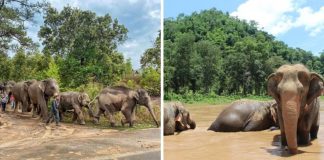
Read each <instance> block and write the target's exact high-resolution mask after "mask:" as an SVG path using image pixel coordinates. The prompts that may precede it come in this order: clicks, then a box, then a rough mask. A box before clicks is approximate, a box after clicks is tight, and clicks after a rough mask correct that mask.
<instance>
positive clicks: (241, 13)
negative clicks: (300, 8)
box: [231, 0, 294, 35]
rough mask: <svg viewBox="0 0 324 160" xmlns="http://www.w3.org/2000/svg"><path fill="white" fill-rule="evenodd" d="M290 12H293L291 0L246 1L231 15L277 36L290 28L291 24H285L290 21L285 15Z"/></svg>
mask: <svg viewBox="0 0 324 160" xmlns="http://www.w3.org/2000/svg"><path fill="white" fill-rule="evenodd" d="M292 11H294V4H293V0H271V1H260V0H248V1H246V2H245V3H243V4H241V5H240V6H239V7H238V8H237V10H236V11H235V12H233V13H232V14H231V15H232V16H237V17H238V18H240V19H245V20H254V21H256V22H257V23H258V24H259V26H260V27H261V28H264V30H266V31H269V32H270V33H272V34H274V35H277V34H280V33H282V32H285V31H287V30H289V29H290V28H291V26H292V24H291V23H285V22H287V21H291V17H289V16H287V15H285V14H286V13H289V12H292Z"/></svg>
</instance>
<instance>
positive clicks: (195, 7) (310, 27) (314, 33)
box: [164, 0, 324, 55]
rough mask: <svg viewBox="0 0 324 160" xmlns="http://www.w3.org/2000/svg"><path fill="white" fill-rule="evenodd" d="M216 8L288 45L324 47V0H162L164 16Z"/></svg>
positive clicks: (315, 49)
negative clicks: (255, 25)
mask: <svg viewBox="0 0 324 160" xmlns="http://www.w3.org/2000/svg"><path fill="white" fill-rule="evenodd" d="M210 8H216V9H218V10H221V11H223V12H228V13H230V15H231V16H233V17H238V18H239V19H245V20H254V21H256V22H257V23H258V28H259V29H262V30H264V31H267V32H268V33H270V34H272V35H274V36H275V37H276V39H277V40H281V41H283V42H285V43H286V44H288V46H290V47H294V48H297V47H298V48H302V49H304V50H306V51H311V52H312V53H313V54H315V55H319V53H320V52H322V51H324V0H227V1H225V0H200V1H198V0H176V1H175V0H164V17H165V18H169V17H173V18H175V17H177V16H178V15H179V14H180V13H184V14H186V15H190V14H191V13H192V12H195V11H197V12H199V11H201V10H204V9H210Z"/></svg>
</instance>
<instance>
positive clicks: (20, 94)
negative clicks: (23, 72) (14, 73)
mask: <svg viewBox="0 0 324 160" xmlns="http://www.w3.org/2000/svg"><path fill="white" fill-rule="evenodd" d="M34 82H36V80H29V81H22V82H18V83H16V84H15V85H14V86H13V87H12V94H13V96H14V97H15V104H16V107H15V111H14V112H17V111H18V106H19V105H18V103H21V104H22V112H30V111H31V109H32V108H31V107H30V99H29V95H28V87H29V86H30V85H31V84H32V83H34Z"/></svg>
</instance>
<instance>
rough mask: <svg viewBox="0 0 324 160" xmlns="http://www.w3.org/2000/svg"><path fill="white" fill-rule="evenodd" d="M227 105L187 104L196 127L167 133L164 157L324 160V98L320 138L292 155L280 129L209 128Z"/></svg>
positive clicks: (241, 159)
mask: <svg viewBox="0 0 324 160" xmlns="http://www.w3.org/2000/svg"><path fill="white" fill-rule="evenodd" d="M226 106H227V105H199V106H197V105H186V107H187V108H188V110H189V111H190V112H191V116H192V118H193V119H194V120H195V121H196V124H197V128H196V129H195V130H189V131H185V132H181V133H180V134H176V135H173V136H164V159H166V160H172V159H177V160H179V159H186V160H190V159H194V160H206V159H221V160H226V159H234V160H236V159H237V160H245V159H249V160H250V159H257V160H268V159H269V160H270V159H271V160H277V159H288V160H290V159H296V160H299V159H300V160H318V159H323V160H324V118H323V117H324V109H323V107H324V101H323V100H322V101H321V122H320V129H319V133H318V138H317V139H315V140H313V141H311V145H308V146H299V147H298V150H299V154H297V155H290V154H288V152H287V151H286V150H285V149H284V148H281V146H280V136H279V135H280V131H279V130H274V131H270V130H264V131H257V132H232V133H220V132H213V131H207V128H208V127H209V126H210V124H211V123H212V122H213V121H214V120H215V119H216V117H217V115H218V114H219V113H220V112H221V111H222V109H223V108H224V107H226Z"/></svg>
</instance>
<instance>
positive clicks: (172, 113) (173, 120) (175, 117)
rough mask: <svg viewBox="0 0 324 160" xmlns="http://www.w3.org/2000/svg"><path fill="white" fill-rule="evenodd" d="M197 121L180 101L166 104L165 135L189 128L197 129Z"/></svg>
mask: <svg viewBox="0 0 324 160" xmlns="http://www.w3.org/2000/svg"><path fill="white" fill-rule="evenodd" d="M195 128H196V122H195V121H194V120H192V119H191V117H190V113H189V112H188V111H187V110H186V109H185V108H184V107H183V105H182V104H181V103H180V102H170V103H165V104H164V132H163V133H164V135H173V134H174V132H181V131H185V130H188V129H195Z"/></svg>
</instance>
